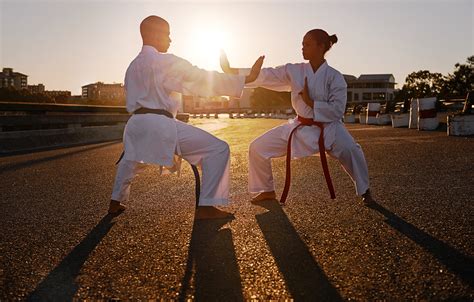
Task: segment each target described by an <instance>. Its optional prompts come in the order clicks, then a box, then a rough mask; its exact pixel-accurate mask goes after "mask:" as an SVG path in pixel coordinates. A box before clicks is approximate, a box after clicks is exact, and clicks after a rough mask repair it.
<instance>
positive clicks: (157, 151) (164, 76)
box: [109, 16, 263, 219]
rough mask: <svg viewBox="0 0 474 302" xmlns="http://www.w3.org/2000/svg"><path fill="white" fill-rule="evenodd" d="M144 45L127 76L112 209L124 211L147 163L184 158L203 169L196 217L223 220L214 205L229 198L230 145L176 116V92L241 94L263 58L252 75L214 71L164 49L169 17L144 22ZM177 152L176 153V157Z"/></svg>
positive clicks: (173, 167)
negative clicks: (125, 115)
mask: <svg viewBox="0 0 474 302" xmlns="http://www.w3.org/2000/svg"><path fill="white" fill-rule="evenodd" d="M140 33H141V36H142V39H143V48H142V50H141V52H140V53H139V54H138V56H137V57H136V58H135V59H134V60H133V61H132V63H130V66H129V67H128V69H127V72H126V75H125V90H126V95H127V111H128V112H130V113H133V115H132V116H131V117H130V119H129V120H128V122H127V125H126V127H125V131H124V134H123V143H124V156H123V158H122V159H121V161H120V162H119V165H118V170H117V175H116V178H115V184H114V188H113V192H112V199H111V201H110V206H109V213H118V212H121V211H123V210H124V209H125V207H124V205H123V204H122V202H123V201H125V200H127V199H128V197H129V195H130V184H131V182H132V179H133V178H134V177H135V175H136V174H137V173H139V172H140V171H141V170H142V169H143V167H144V164H157V165H160V166H161V167H165V168H167V169H168V170H170V171H171V172H174V171H177V170H179V168H180V167H179V166H180V158H181V157H182V158H184V159H185V160H187V161H188V162H190V163H191V164H193V165H200V166H201V168H202V186H201V194H200V196H199V206H198V208H197V209H196V218H197V219H210V218H223V217H228V216H230V215H231V214H230V213H228V212H225V211H222V210H219V209H217V208H215V207H214V206H216V205H226V204H227V203H228V197H229V146H228V145H227V143H226V142H224V141H221V140H219V139H218V138H216V137H214V136H212V135H211V134H209V133H207V132H205V131H203V130H201V129H198V128H196V127H193V126H191V125H188V124H186V123H182V122H180V121H178V120H176V119H175V118H174V116H175V115H176V113H177V109H178V103H177V102H176V101H175V100H173V99H172V98H171V97H170V94H171V93H172V92H173V91H175V92H181V93H189V94H192V95H200V96H210V95H229V96H235V97H240V95H241V93H242V89H243V87H244V83H248V82H251V81H253V80H255V79H256V78H257V76H258V73H259V72H260V68H261V66H262V63H263V57H260V58H259V59H258V60H257V61H256V62H255V64H254V66H253V67H252V71H251V72H250V74H249V75H248V76H237V75H228V74H223V73H218V72H211V71H206V70H202V69H199V68H197V67H195V66H192V65H191V64H190V63H189V62H188V61H186V60H184V59H182V58H179V57H177V56H174V55H172V54H168V53H166V52H167V51H168V48H169V46H170V43H171V39H170V27H169V24H168V22H167V21H166V20H164V19H162V18H160V17H158V16H149V17H147V18H145V19H144V20H143V21H142V23H141V24H140ZM175 155H177V156H175Z"/></svg>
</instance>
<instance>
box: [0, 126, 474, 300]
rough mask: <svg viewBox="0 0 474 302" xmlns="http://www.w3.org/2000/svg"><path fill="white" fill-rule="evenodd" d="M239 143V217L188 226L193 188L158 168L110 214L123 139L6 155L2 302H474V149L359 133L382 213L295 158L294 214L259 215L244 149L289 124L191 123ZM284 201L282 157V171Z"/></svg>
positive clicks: (188, 176)
mask: <svg viewBox="0 0 474 302" xmlns="http://www.w3.org/2000/svg"><path fill="white" fill-rule="evenodd" d="M191 122H192V123H195V124H201V126H202V127H204V128H206V129H209V130H211V131H213V133H214V134H215V135H217V136H218V137H220V138H222V139H224V140H226V141H227V142H229V144H230V146H231V152H232V159H231V160H232V167H231V173H232V175H231V177H232V188H231V200H232V205H231V206H229V207H228V208H227V209H228V210H231V211H233V212H234V213H235V219H234V220H232V221H226V220H215V221H195V220H194V178H193V174H192V171H191V169H190V168H189V166H188V165H183V166H184V168H183V173H182V175H181V177H178V176H176V175H168V176H162V177H160V176H158V171H157V169H156V168H155V167H151V166H150V167H148V168H147V169H146V170H145V172H144V173H143V174H140V175H139V176H137V178H136V179H135V181H134V184H133V186H132V193H131V199H130V201H129V202H128V203H127V206H128V209H127V210H126V211H125V212H124V213H123V214H121V215H119V216H116V217H112V216H110V215H106V210H107V206H108V201H109V198H110V194H111V189H112V184H113V180H114V175H115V165H114V163H115V161H116V160H117V158H118V156H119V154H120V152H121V150H122V146H121V143H104V144H96V145H89V146H81V147H74V148H67V149H60V150H51V151H45V152H37V153H32V154H26V155H16V156H9V157H2V158H0V188H1V189H0V193H1V198H0V206H1V216H0V217H1V219H0V229H1V232H0V300H1V301H10V300H25V299H27V300H31V301H41V300H53V301H54V300H56V301H67V300H71V299H79V300H82V299H89V300H91V299H92V300H94V299H115V300H135V299H141V300H146V299H156V298H162V299H176V300H181V301H184V300H188V299H195V300H201V301H240V300H270V299H272V300H284V299H294V300H296V301H320V300H321V301H322V300H328V301H337V300H361V301H362V300H364V301H365V300H392V301H393V300H397V301H400V300H465V301H472V300H473V299H474V261H473V259H474V230H473V226H474V215H473V213H474V211H473V208H474V204H473V200H474V199H473V196H474V184H473V180H474V168H473V154H474V138H457V137H447V136H446V133H445V132H441V131H435V132H419V131H417V130H409V129H392V128H390V127H386V126H384V127H381V126H366V125H349V126H348V128H349V130H350V131H351V133H352V135H353V136H354V137H355V138H356V139H357V141H358V142H359V143H360V144H361V146H362V147H363V150H364V152H365V155H366V158H367V161H368V165H369V172H370V179H371V187H372V192H373V195H374V196H375V198H376V199H377V201H378V204H377V205H375V206H374V207H372V208H368V207H365V206H363V205H362V203H361V201H360V199H359V198H358V197H357V196H356V195H355V191H354V186H353V184H352V182H351V180H350V178H349V177H348V175H347V174H346V173H345V172H344V171H343V169H342V168H341V167H340V165H339V164H338V163H337V162H336V161H335V160H333V159H331V158H329V165H330V171H331V175H332V178H333V182H334V186H335V189H336V195H337V199H336V200H331V199H330V198H329V194H328V192H327V188H326V184H325V181H324V177H323V174H322V170H321V166H320V161H319V158H318V157H309V158H305V159H300V160H295V161H293V162H292V167H293V183H292V187H291V190H290V194H289V197H288V200H287V205H286V206H285V207H283V208H282V207H280V206H279V205H278V203H277V202H276V201H268V202H264V203H262V204H261V205H253V204H251V203H250V202H249V199H250V195H249V194H248V193H247V148H248V145H249V142H250V141H251V140H252V139H253V138H255V137H256V136H258V135H259V134H261V133H263V132H264V131H266V130H267V129H269V128H271V127H273V126H276V125H278V124H281V123H283V122H284V121H281V120H266V119H252V120H228V119H226V120H221V119H219V120H213V119H212V120H195V121H191ZM273 170H274V176H275V178H276V185H277V193H278V194H279V193H280V192H281V190H282V187H283V181H284V160H283V159H276V160H274V162H273Z"/></svg>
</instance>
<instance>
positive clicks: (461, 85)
mask: <svg viewBox="0 0 474 302" xmlns="http://www.w3.org/2000/svg"><path fill="white" fill-rule="evenodd" d="M466 63H467V64H460V63H456V64H455V65H454V67H455V70H454V72H453V74H448V76H447V81H446V85H445V87H444V91H443V94H444V95H446V96H458V97H464V96H466V95H467V93H468V92H469V91H471V90H473V89H474V87H473V86H474V56H470V57H468V58H467V59H466Z"/></svg>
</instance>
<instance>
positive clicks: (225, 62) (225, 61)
mask: <svg viewBox="0 0 474 302" xmlns="http://www.w3.org/2000/svg"><path fill="white" fill-rule="evenodd" d="M219 59H220V63H221V68H222V71H223V72H224V73H230V74H238V73H239V70H238V69H237V68H232V67H230V63H229V59H227V54H226V53H225V51H224V50H223V49H221V55H220V58H219Z"/></svg>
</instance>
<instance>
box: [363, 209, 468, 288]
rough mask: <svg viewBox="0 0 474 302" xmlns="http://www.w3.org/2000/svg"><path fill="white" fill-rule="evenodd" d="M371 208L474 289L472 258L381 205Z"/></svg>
mask: <svg viewBox="0 0 474 302" xmlns="http://www.w3.org/2000/svg"><path fill="white" fill-rule="evenodd" d="M370 207H371V208H372V209H374V210H376V211H377V212H379V213H381V214H382V215H384V216H385V218H386V220H385V222H386V223H387V224H388V225H389V226H391V227H392V228H394V229H395V230H397V231H398V232H400V233H402V234H403V235H405V236H406V237H408V238H409V239H410V240H412V241H413V242H415V243H416V244H418V245H419V246H421V247H422V248H423V249H425V250H426V251H428V252H429V253H430V254H432V255H433V256H434V257H435V258H437V259H438V261H439V262H441V263H442V264H443V265H444V266H446V268H448V269H449V270H450V271H451V272H453V273H455V274H456V275H458V276H459V277H460V278H461V279H462V280H463V281H464V282H465V283H466V284H468V285H469V286H470V287H471V288H473V287H474V261H473V259H472V257H469V256H466V255H464V254H463V253H461V252H460V251H458V250H456V249H455V248H453V247H452V246H450V245H449V244H447V243H444V242H443V241H441V240H439V239H436V238H435V237H433V236H431V235H429V234H427V233H425V232H424V231H422V230H420V229H419V228H417V227H416V226H414V225H412V224H411V223H409V222H406V221H405V220H403V219H402V218H400V217H398V216H397V215H395V214H394V213H392V212H391V211H389V210H388V209H386V208H384V207H383V206H382V205H380V204H377V203H376V204H373V205H370Z"/></svg>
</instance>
